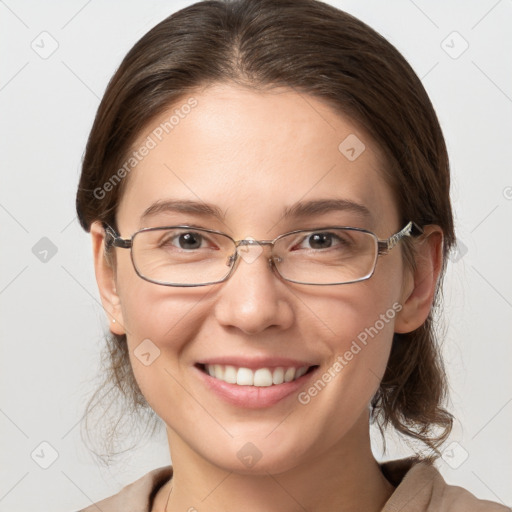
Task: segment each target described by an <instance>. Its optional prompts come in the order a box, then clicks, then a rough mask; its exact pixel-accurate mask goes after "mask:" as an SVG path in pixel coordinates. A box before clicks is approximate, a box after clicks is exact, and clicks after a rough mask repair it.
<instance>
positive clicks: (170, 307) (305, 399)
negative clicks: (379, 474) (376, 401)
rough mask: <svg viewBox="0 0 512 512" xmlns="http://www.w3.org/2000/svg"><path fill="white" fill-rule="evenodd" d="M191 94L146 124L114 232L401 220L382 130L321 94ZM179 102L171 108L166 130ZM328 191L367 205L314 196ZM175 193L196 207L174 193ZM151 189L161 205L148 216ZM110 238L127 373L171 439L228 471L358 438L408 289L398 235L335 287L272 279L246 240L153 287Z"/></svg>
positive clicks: (274, 228) (387, 228) (274, 232)
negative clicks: (212, 370)
mask: <svg viewBox="0 0 512 512" xmlns="http://www.w3.org/2000/svg"><path fill="white" fill-rule="evenodd" d="M191 96H193V97H194V98H195V100H196V101H197V105H196V106H195V107H194V108H191V109H188V108H186V109H181V110H180V107H181V105H184V104H185V103H186V101H187V98H185V99H184V100H183V101H182V102H181V103H179V104H177V105H173V107H172V108H171V109H169V111H168V112H166V113H165V114H163V115H162V116H160V117H159V118H157V119H155V120H154V122H152V123H151V125H150V126H149V127H148V129H147V130H146V131H144V133H141V134H140V137H139V139H138V141H137V142H136V143H135V144H134V149H137V148H140V147H142V146H143V145H144V144H146V142H145V141H147V140H148V139H147V137H148V135H149V136H151V137H152V139H153V140H154V141H156V146H155V147H153V148H151V149H150V150H149V151H148V152H147V155H146V156H143V157H141V158H140V161H138V162H137V165H136V166H135V167H134V168H133V170H132V171H131V172H130V174H129V177H128V178H127V179H128V182H127V183H126V185H127V186H126V189H125V191H124V193H123V196H122V199H121V202H120V205H119V209H118V214H117V220H118V230H119V232H120V234H121V236H122V237H125V238H128V237H130V236H131V235H132V234H133V233H135V232H136V231H138V230H139V229H141V228H145V227H156V226H172V225H184V224H185V225H194V226H199V227H204V228H208V229H214V230H219V231H223V232H225V233H227V234H229V235H230V236H231V237H233V238H234V239H235V240H240V239H245V238H248V237H252V238H254V239H256V240H263V239H265V240H268V239H274V238H275V237H277V236H278V235H280V234H282V233H286V232H289V231H293V230H297V229H309V228H315V227H324V226H336V225H337V226H353V227H357V228H365V229H368V230H371V231H373V232H374V233H376V234H377V235H378V237H379V238H388V237H389V236H390V235H392V234H393V233H395V232H397V231H399V230H400V229H401V228H402V227H403V226H402V225H400V223H399V215H398V212H397V208H396V204H395V201H394V199H393V196H392V193H391V190H390V188H389V187H388V185H387V184H386V183H385V181H384V180H383V165H384V162H383V159H382V157H381V155H380V154H379V152H378V148H377V147H376V145H375V143H374V142H373V141H372V140H371V139H370V138H369V137H368V136H367V135H366V133H365V132H363V131H361V130H360V129H359V128H358V127H357V126H355V125H354V124H353V123H352V122H351V121H349V120H348V119H346V118H344V117H341V116H339V115H338V114H336V113H335V112H334V111H333V110H331V109H330V108H329V107H328V106H326V105H325V104H323V103H322V102H321V101H319V100H317V99H315V98H313V97H310V96H307V95H303V94H298V93H296V92H294V91H292V90H290V89H281V90H279V91H277V90H274V91H272V92H267V93H258V92H254V91H253V90H249V89H243V88H239V87H234V86H228V85H217V86H212V87H209V88H207V89H205V90H203V91H201V92H198V93H197V94H194V95H191ZM175 109H179V110H180V112H181V113H182V114H181V116H180V117H179V122H176V119H177V118H175V120H174V124H173V126H172V128H171V129H169V125H167V131H168V132H169V133H167V134H166V133H165V130H164V131H163V133H161V132H162V126H164V125H162V123H165V122H166V121H168V120H169V117H170V116H171V115H172V114H173V112H174V110H175ZM185 111H186V112H189V113H188V114H187V115H185V114H183V112H185ZM158 127H160V131H157V132H155V131H154V130H155V129H156V130H158ZM155 133H159V134H160V135H161V139H162V140H161V141H160V140H158V137H156V136H155ZM347 138H348V139H347ZM340 144H341V147H340ZM150 145H151V146H152V144H150ZM351 148H352V149H351ZM326 200H343V201H345V202H346V204H345V206H347V204H348V203H349V202H351V203H356V204H357V205H360V207H357V206H356V207H343V203H341V202H340V203H339V204H337V207H336V208H333V204H334V203H332V202H331V203H329V207H321V205H320V204H319V203H317V202H318V201H326ZM176 201H181V202H182V203H181V204H182V205H183V202H188V203H189V204H190V205H191V206H192V207H191V208H190V211H184V210H183V208H181V209H178V208H173V207H172V204H171V203H172V202H176ZM157 202H158V203H163V202H169V207H168V208H159V209H158V210H156V209H154V208H153V213H150V214H147V215H144V213H145V212H147V211H148V209H149V208H150V207H151V206H152V205H154V204H155V203H157ZM194 205H195V207H194ZM205 205H208V206H209V207H210V208H209V209H208V208H205V207H204V206H205ZM308 206H309V208H306V209H304V208H302V212H303V213H301V208H300V207H308ZM324 206H325V205H324ZM208 210H211V211H216V212H217V213H218V214H219V217H217V216H215V215H213V214H212V212H211V211H208ZM365 211H366V212H367V213H364V212H365ZM285 213H287V214H286V215H285ZM115 250H116V260H117V262H116V276H115V293H116V295H115V296H116V297H117V298H118V303H117V304H116V303H115V301H113V302H114V305H113V309H112V312H113V314H114V316H115V317H116V318H117V319H118V322H117V323H116V324H114V326H113V330H114V331H115V332H117V333H124V332H126V333H127V339H128V346H129V351H130V358H131V362H132V366H133V370H134V373H135V377H136V379H137V382H138V384H139V386H140V389H141V391H142V393H143V394H144V395H145V397H146V399H147V401H148V402H149V404H150V405H151V407H152V408H153V409H154V410H155V411H156V413H157V414H158V415H159V416H160V417H161V418H162V419H163V420H164V421H165V423H166V424H167V427H168V434H169V439H170V441H171V450H174V448H175V447H176V450H177V451H178V450H191V451H192V452H193V453H195V454H197V455H198V456H199V457H201V459H202V460H206V461H209V462H211V463H213V464H215V465H216V466H219V467H222V468H225V469H227V470H230V471H239V472H249V471H252V472H255V473H259V472H261V473H263V472H265V471H271V472H273V473H276V472H281V471H286V470H288V469H290V468H293V467H295V466H297V465H299V464H301V463H306V461H308V460H311V459H312V458H313V457H316V456H318V455H319V454H321V453H326V452H327V451H330V452H338V453H342V452H344V451H347V450H348V449H349V445H350V444H352V445H353V444H354V443H356V444H357V443H358V442H359V441H360V440H361V439H365V436H367V433H368V423H367V420H368V416H367V414H368V405H369V402H370V400H371V398H372V396H373V395H374V393H375V392H376V390H377V388H378V386H379V382H380V380H381V377H382V376H383V374H384V370H385V367H386V363H387V359H388V355H389V352H390V348H391V341H392V336H393V332H394V330H395V328H396V327H395V323H396V322H400V316H401V313H400V309H401V303H402V302H403V300H404V299H405V298H406V297H405V295H406V293H408V292H407V288H408V282H409V279H408V276H409V274H408V272H407V271H406V269H405V268H404V264H403V261H402V254H401V251H402V249H401V248H400V244H399V246H398V247H397V248H395V249H393V250H392V251H391V252H390V253H389V254H388V255H386V256H382V257H379V259H378V263H377V267H376V270H375V273H374V275H373V276H372V277H371V278H370V279H368V280H366V281H362V282H358V283H352V284H346V285H335V286H307V285H300V284H294V283H290V282H286V281H284V280H282V279H280V278H279V277H278V276H277V275H276V274H275V273H274V272H273V271H272V270H271V268H270V267H269V264H268V257H269V252H268V251H269V248H268V247H262V248H258V247H253V248H248V249H247V253H246V255H248V257H246V258H245V259H244V258H241V259H240V260H239V262H238V265H237V268H236V271H235V272H234V274H233V275H232V276H231V277H230V278H229V280H227V281H226V282H224V283H221V284H216V285H208V286H203V287H196V288H179V287H167V286H159V285H156V284H152V283H150V282H147V281H145V280H143V279H141V278H140V277H138V276H137V274H136V273H135V271H134V268H133V265H132V262H131V260H130V252H129V251H128V250H124V249H115ZM254 251H257V252H254ZM260 252H261V254H259V253H260ZM148 340H149V341H148ZM141 344H142V345H141ZM207 363H208V364H214V363H217V364H220V365H221V368H223V366H222V365H228V366H233V367H235V370H234V371H235V373H236V374H238V368H239V367H245V368H247V367H248V368H252V369H254V370H256V369H261V368H268V369H269V370H270V371H271V374H272V375H274V371H275V368H276V367H283V368H284V370H283V371H284V372H285V371H286V369H287V368H288V367H297V368H298V367H304V366H306V367H308V368H309V367H315V368H314V369H313V371H310V372H309V373H307V374H305V375H303V376H302V377H300V378H299V379H297V380H295V381H292V382H290V383H284V384H274V385H272V386H263V387H254V386H243V385H238V384H229V383H224V382H223V381H221V380H220V379H217V378H216V377H214V376H209V375H207V374H206V373H205V372H204V371H203V369H204V367H203V366H201V365H204V364H207ZM229 371H230V372H233V370H229ZM279 371H280V370H278V373H279ZM243 372H244V370H243V371H242V373H243ZM228 373H229V372H228ZM292 373H293V372H292V371H289V375H291V374H292ZM263 374H266V375H268V373H267V372H266V371H265V370H263V372H260V375H263ZM250 375H251V374H250V373H249V376H250ZM315 383H316V384H315ZM280 386H281V387H280ZM178 447H179V448H178ZM172 453H173V458H174V451H173V452H172ZM253 465H254V467H253Z"/></svg>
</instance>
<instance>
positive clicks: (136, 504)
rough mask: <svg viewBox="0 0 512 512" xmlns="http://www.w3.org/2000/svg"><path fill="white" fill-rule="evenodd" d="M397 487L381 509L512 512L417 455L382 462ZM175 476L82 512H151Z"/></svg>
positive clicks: (144, 483)
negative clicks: (449, 481) (451, 481)
mask: <svg viewBox="0 0 512 512" xmlns="http://www.w3.org/2000/svg"><path fill="white" fill-rule="evenodd" d="M381 468H382V472H383V473H384V475H385V476H386V478H387V479H388V480H389V481H390V482H391V483H392V484H393V485H394V486H395V487H396V489H395V492H394V493H393V494H392V495H391V497H390V498H389V500H388V501H387V502H386V504H385V505H384V508H383V509H382V511H381V512H399V511H400V512H448V511H450V512H511V510H512V509H510V508H508V507H505V506H503V505H499V504H498V503H494V502H491V501H484V500H479V499H478V498H476V497H475V496H473V494H471V493H470V492H468V491H466V490H465V489H463V488H462V487H456V486H453V485H448V484H447V483H446V482H445V481H444V479H443V477H442V476H441V474H440V473H439V471H438V470H437V469H436V468H435V467H434V466H432V465H431V464H428V463H425V462H418V461H416V460H415V459H414V458H409V459H401V460H395V461H390V462H385V463H383V464H381ZM171 476H172V466H165V467H163V468H159V469H155V470H153V471H150V472H149V473H147V474H146V475H144V476H143V477H142V478H140V479H139V480H137V481H135V482H133V483H132V484H130V485H127V486H126V487H124V488H123V489H122V490H121V491H120V492H119V493H117V494H115V495H114V496H111V497H110V498H107V499H105V500H102V501H100V502H98V503H96V504H94V505H91V506H89V507H87V508H85V509H83V510H81V511H80V512H98V510H101V512H150V511H151V506H152V502H153V498H154V496H155V494H156V492H157V491H158V489H159V488H160V487H161V486H162V485H163V484H164V483H165V482H167V481H168V480H169V478H170V477H171Z"/></svg>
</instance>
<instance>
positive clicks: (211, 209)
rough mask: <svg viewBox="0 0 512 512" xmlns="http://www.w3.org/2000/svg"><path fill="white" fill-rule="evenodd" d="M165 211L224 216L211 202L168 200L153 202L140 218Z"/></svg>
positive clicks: (204, 215) (218, 217) (220, 218)
mask: <svg viewBox="0 0 512 512" xmlns="http://www.w3.org/2000/svg"><path fill="white" fill-rule="evenodd" d="M165 212H177V213H191V214H194V215H200V216H203V217H216V218H217V219H219V220H222V219H224V217H225V214H224V213H223V212H222V210H221V209H220V208H218V207H217V206H214V205H212V204H208V203H203V202H197V201H189V200H179V201H178V200H168V201H156V202H155V203H153V204H152V205H151V206H150V207H149V208H147V209H146V210H145V211H144V213H143V214H142V215H141V220H143V219H145V218H146V217H150V216H151V215H156V214H158V213H165Z"/></svg>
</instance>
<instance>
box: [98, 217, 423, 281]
mask: <svg viewBox="0 0 512 512" xmlns="http://www.w3.org/2000/svg"><path fill="white" fill-rule="evenodd" d="M103 228H104V229H105V247H106V248H107V249H109V248H110V247H119V248H121V249H130V258H131V260H132V264H133V268H134V269H135V272H136V274H137V275H138V276H139V277H140V278H141V279H144V280H145V281H148V282H149V283H154V284H158V285H161V286H175V287H180V288H185V287H187V288H190V287H196V286H208V285H212V284H219V283H223V282H224V281H227V280H228V279H229V278H230V277H231V276H232V275H233V273H234V270H235V268H236V266H237V265H236V263H237V261H238V250H237V249H238V247H240V246H250V245H270V246H271V247H272V249H273V247H274V244H275V243H276V242H277V241H278V240H279V239H281V238H283V237H285V236H288V235H293V234H296V233H302V232H304V233H309V232H314V231H328V230H330V229H345V230H350V231H359V232H363V233H367V234H369V235H371V236H373V237H374V238H375V240H376V241H377V256H376V258H375V262H374V264H373V269H372V271H371V272H370V273H369V274H368V275H367V276H365V277H362V278H360V279H355V280H353V281H345V282H342V283H305V282H302V281H295V280H293V279H288V278H286V277H284V276H282V275H281V273H280V272H279V269H278V268H277V266H276V265H275V262H274V258H272V257H270V258H269V259H268V260H269V264H270V267H271V268H272V269H273V270H275V272H277V274H278V275H279V276H280V277H281V278H282V279H284V280H285V281H288V282H291V283H296V284H304V285H311V286H334V285H342V284H351V283H358V282H361V281H366V280H367V279H370V277H372V275H373V274H374V272H375V268H376V266H377V260H378V257H379V256H380V255H383V254H387V253H388V251H390V250H391V249H393V247H395V246H396V245H397V244H398V242H400V240H402V239H403V238H405V237H408V236H413V233H412V231H413V230H416V232H417V234H422V233H423V229H422V228H421V227H420V226H418V224H416V223H415V222H413V221H410V222H408V223H407V224H406V225H405V226H404V227H403V228H402V229H401V230H400V231H398V232H397V233H395V234H394V235H391V236H390V237H389V238H387V239H385V240H381V239H379V238H378V237H377V235H376V234H375V233H373V232H372V231H369V230H367V229H363V228H353V227H349V226H329V227H322V228H314V229H297V230H295V231H289V232H288V233H283V234H282V235H279V236H278V237H276V238H274V239H273V240H252V239H244V240H235V239H234V238H231V237H230V236H229V235H227V234H226V233H223V232H222V231H216V230H214V229H205V228H197V227H195V226H187V225H180V226H162V227H154V228H143V229H140V230H139V231H137V232H135V233H134V234H133V235H132V236H131V238H122V237H121V235H120V234H119V233H118V232H117V231H116V230H115V229H114V228H113V227H111V226H109V225H108V224H106V223H103ZM177 228H179V229H190V230H197V231H200V232H206V233H214V234H217V235H222V236H225V237H226V238H228V239H230V240H231V241H232V242H233V243H234V245H235V252H234V253H233V255H231V256H230V257H229V264H228V265H229V267H230V270H229V272H228V273H227V274H226V275H225V276H224V277H223V278H222V279H220V280H217V281H211V282H207V283H199V284H176V283H163V282H160V281H156V280H153V279H150V278H148V277H146V276H144V275H142V274H141V273H140V272H139V269H138V268H137V265H135V261H134V259H133V251H132V247H133V239H134V238H135V237H136V236H137V234H138V233H141V232H145V231H157V230H158V231H163V230H165V229H177Z"/></svg>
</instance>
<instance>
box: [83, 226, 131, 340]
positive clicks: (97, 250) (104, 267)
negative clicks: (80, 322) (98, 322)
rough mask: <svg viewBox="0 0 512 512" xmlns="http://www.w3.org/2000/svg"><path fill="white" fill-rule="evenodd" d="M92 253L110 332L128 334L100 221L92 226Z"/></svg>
mask: <svg viewBox="0 0 512 512" xmlns="http://www.w3.org/2000/svg"><path fill="white" fill-rule="evenodd" d="M90 232H91V239H92V251H93V258H94V272H95V275H96V283H97V285H98V290H99V292H100V297H101V303H102V305H103V309H104V310H105V312H106V314H107V318H108V320H109V324H110V325H109V326H110V331H111V332H112V333H113V334H118V335H123V334H125V333H126V331H125V329H124V327H123V325H124V321H123V315H122V309H121V301H120V298H119V295H118V293H117V288H116V282H115V272H114V267H113V264H112V263H111V262H110V261H108V259H107V257H106V255H105V244H104V240H105V231H104V229H103V226H102V223H101V222H99V221H96V222H93V223H92V224H91V230H90Z"/></svg>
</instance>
